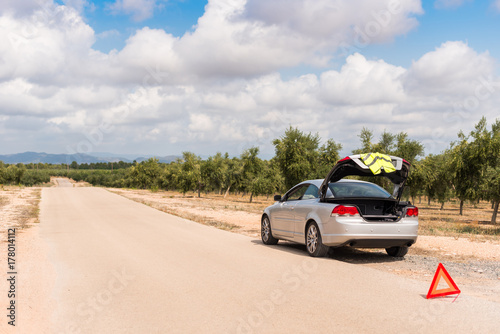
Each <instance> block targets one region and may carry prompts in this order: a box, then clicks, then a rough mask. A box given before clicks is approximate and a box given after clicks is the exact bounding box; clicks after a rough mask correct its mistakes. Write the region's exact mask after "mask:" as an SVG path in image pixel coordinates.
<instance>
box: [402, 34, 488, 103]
mask: <svg viewBox="0 0 500 334" xmlns="http://www.w3.org/2000/svg"><path fill="white" fill-rule="evenodd" d="M494 70H495V61H494V59H493V58H492V57H491V56H490V55H489V53H488V52H484V53H480V54H478V53H477V52H476V51H475V50H473V49H472V48H470V47H469V46H468V45H467V44H466V43H464V42H461V41H457V42H446V43H443V44H442V45H441V46H440V47H438V48H436V50H435V51H431V52H429V53H427V54H425V55H424V56H422V57H421V58H420V59H419V60H417V61H416V62H413V64H412V66H411V68H410V69H409V73H408V76H407V78H406V80H405V81H406V87H407V89H409V90H411V91H412V92H413V93H416V92H418V93H422V94H430V95H437V94H441V95H442V94H451V95H455V96H456V95H462V94H467V93H470V92H471V90H472V87H471V85H475V84H477V81H478V80H479V79H480V78H481V77H486V76H488V75H490V74H492V73H494Z"/></svg>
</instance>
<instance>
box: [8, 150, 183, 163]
mask: <svg viewBox="0 0 500 334" xmlns="http://www.w3.org/2000/svg"><path fill="white" fill-rule="evenodd" d="M98 155H99V156H98V157H97V156H92V155H89V154H50V153H44V152H41V153H39V152H24V153H15V154H6V155H0V161H3V162H4V163H6V164H17V163H23V164H29V163H40V162H41V163H49V164H70V163H72V162H73V161H76V162H77V163H78V164H82V163H88V164H90V163H97V162H117V161H124V162H132V161H134V160H135V161H137V162H141V161H144V160H147V159H149V158H150V157H151V156H146V157H137V158H135V159H130V158H129V159H127V158H122V157H120V156H119V155H115V154H112V153H109V154H107V153H99V154H98ZM157 158H158V160H160V162H163V163H170V162H172V161H175V160H176V159H177V158H179V157H178V156H175V155H169V156H165V157H157Z"/></svg>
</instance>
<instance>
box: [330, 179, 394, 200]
mask: <svg viewBox="0 0 500 334" xmlns="http://www.w3.org/2000/svg"><path fill="white" fill-rule="evenodd" d="M328 187H329V188H330V190H331V192H332V193H333V196H334V197H336V198H349V197H353V198H354V197H357V198H359V197H370V198H373V197H375V198H390V197H391V194H389V193H388V192H387V191H385V189H384V188H382V187H379V186H378V185H376V184H373V183H362V182H334V183H330V184H329V185H328Z"/></svg>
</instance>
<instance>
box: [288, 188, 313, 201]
mask: <svg viewBox="0 0 500 334" xmlns="http://www.w3.org/2000/svg"><path fill="white" fill-rule="evenodd" d="M308 187H309V185H308V184H304V185H302V186H300V187H298V188H297V189H295V190H294V191H292V192H291V193H290V194H289V195H288V196H287V197H286V200H287V201H297V200H300V199H302V196H304V194H305V192H306V190H307V188H308Z"/></svg>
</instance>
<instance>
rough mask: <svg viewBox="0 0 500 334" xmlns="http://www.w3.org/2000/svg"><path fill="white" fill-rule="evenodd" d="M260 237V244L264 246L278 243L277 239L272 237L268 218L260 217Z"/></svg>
mask: <svg viewBox="0 0 500 334" xmlns="http://www.w3.org/2000/svg"><path fill="white" fill-rule="evenodd" d="M260 236H261V238H262V242H263V243H264V244H266V245H276V244H277V243H278V241H279V239H276V238H275V237H273V232H272V230H271V222H270V221H269V217H268V216H264V217H262V221H261V223H260Z"/></svg>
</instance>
